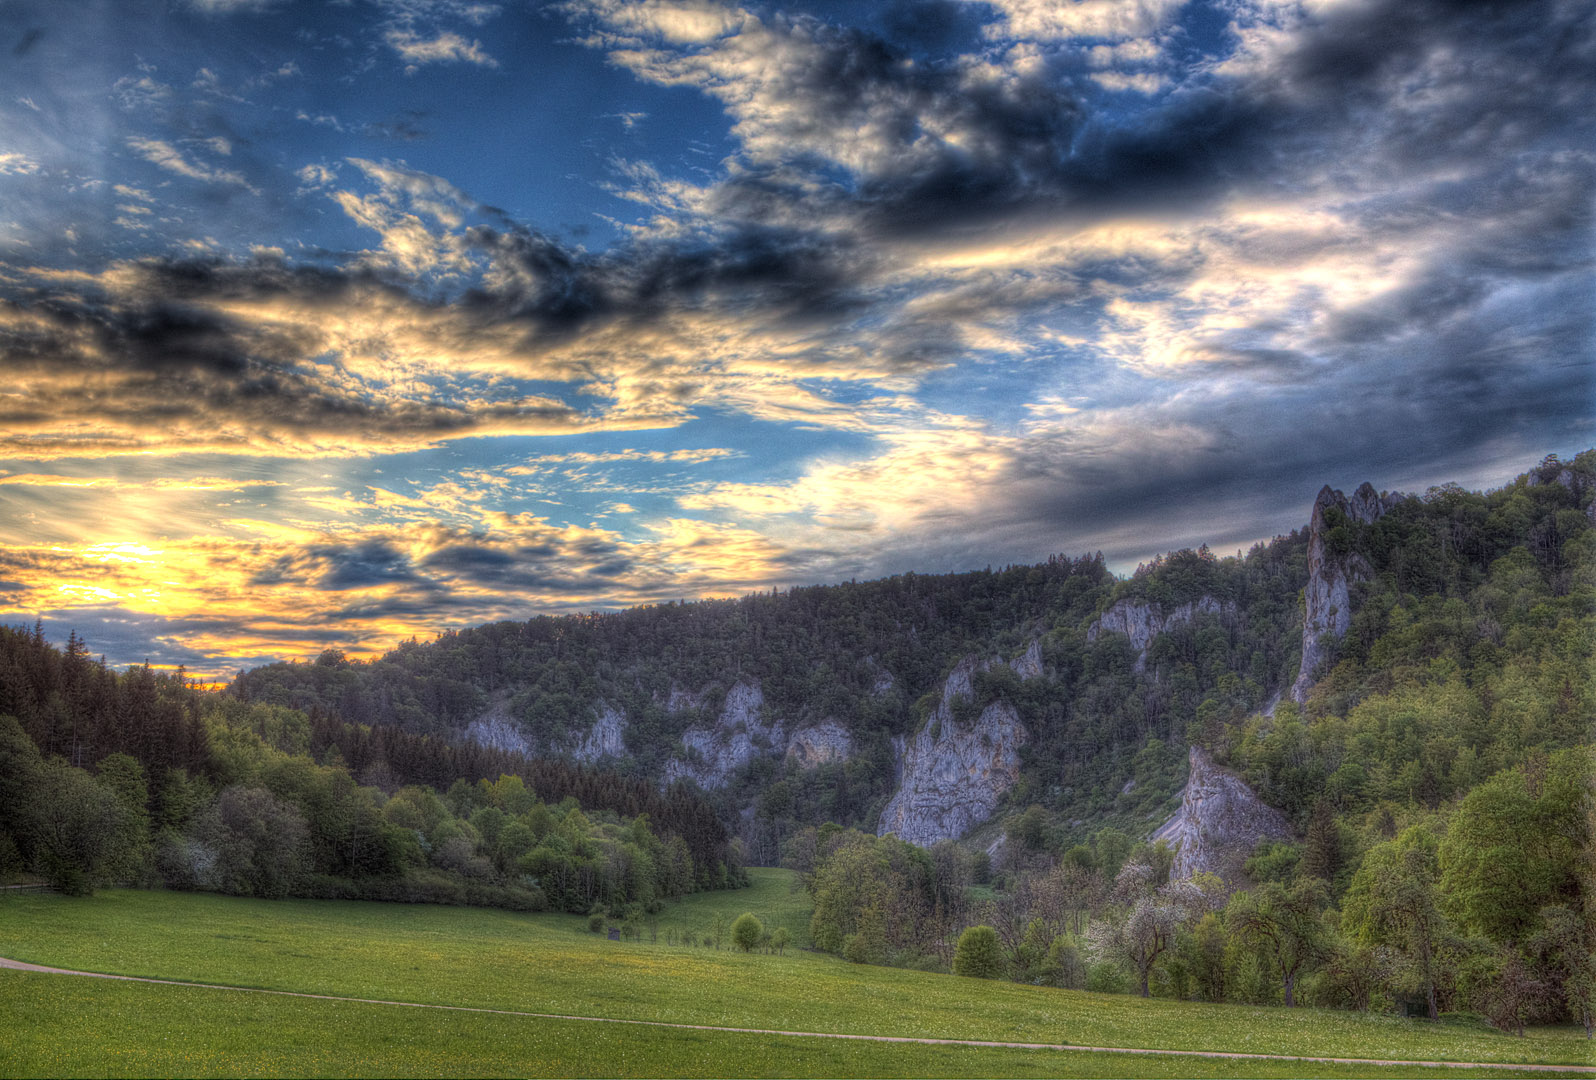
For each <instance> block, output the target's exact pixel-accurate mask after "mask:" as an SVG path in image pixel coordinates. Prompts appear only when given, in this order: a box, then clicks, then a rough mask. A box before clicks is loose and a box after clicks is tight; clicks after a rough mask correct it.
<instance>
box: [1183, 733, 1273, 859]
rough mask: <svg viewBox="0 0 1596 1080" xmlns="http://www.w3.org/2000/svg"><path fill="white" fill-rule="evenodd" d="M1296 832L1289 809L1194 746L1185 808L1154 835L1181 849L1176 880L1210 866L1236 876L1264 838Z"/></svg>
mask: <svg viewBox="0 0 1596 1080" xmlns="http://www.w3.org/2000/svg"><path fill="white" fill-rule="evenodd" d="M1291 835H1292V834H1291V823H1290V822H1289V821H1287V820H1286V816H1285V815H1284V814H1282V813H1281V812H1280V811H1279V810H1276V809H1275V808H1274V807H1272V806H1269V805H1268V804H1266V803H1264V802H1263V801H1262V800H1261V799H1259V798H1258V796H1257V795H1255V794H1254V793H1253V790H1252V789H1251V788H1250V787H1248V786H1247V785H1246V783H1245V782H1244V781H1243V780H1242V779H1241V777H1239V776H1237V775H1235V774H1234V773H1232V772H1230V771H1229V770H1228V769H1225V768H1222V767H1220V766H1219V765H1217V764H1215V763H1214V760H1213V759H1212V758H1211V757H1209V756H1208V755H1207V753H1205V752H1204V751H1202V750H1200V749H1199V748H1197V747H1195V746H1194V747H1192V748H1191V774H1190V775H1189V776H1188V777H1187V780H1186V788H1185V790H1184V791H1183V792H1182V793H1181V800H1180V810H1179V811H1178V812H1177V813H1176V814H1175V816H1174V817H1172V818H1170V819H1169V820H1168V821H1166V822H1164V824H1163V825H1161V826H1159V827H1158V829H1157V830H1156V831H1155V832H1154V833H1153V835H1152V839H1153V840H1154V841H1158V840H1162V841H1164V842H1165V843H1167V844H1168V845H1169V846H1170V847H1172V848H1174V849H1175V864H1174V867H1173V869H1171V871H1170V875H1169V876H1170V878H1171V880H1179V879H1181V878H1188V877H1191V876H1192V875H1193V874H1195V873H1198V872H1199V871H1208V872H1211V873H1215V874H1218V875H1219V876H1220V877H1223V878H1225V879H1227V880H1231V881H1233V880H1235V879H1236V878H1237V877H1239V876H1240V874H1241V866H1242V863H1244V862H1245V861H1246V860H1247V857H1248V856H1249V855H1251V854H1252V851H1253V848H1254V847H1256V846H1257V844H1258V841H1259V840H1262V839H1266V838H1267V839H1271V840H1289V839H1290V838H1291Z"/></svg>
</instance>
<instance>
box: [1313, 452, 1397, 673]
mask: <svg viewBox="0 0 1596 1080" xmlns="http://www.w3.org/2000/svg"><path fill="white" fill-rule="evenodd" d="M1405 497H1406V496H1403V495H1401V494H1399V493H1397V492H1390V493H1388V494H1385V495H1381V494H1379V493H1378V492H1376V491H1375V490H1374V487H1373V486H1372V485H1370V484H1367V483H1365V484H1363V485H1361V486H1360V487H1359V488H1358V490H1357V491H1355V492H1353V493H1352V497H1351V498H1350V499H1349V498H1347V497H1346V496H1345V495H1343V494H1342V493H1341V492H1339V491H1336V490H1334V489H1332V488H1331V487H1330V486H1329V485H1328V484H1327V485H1325V487H1323V488H1321V489H1320V490H1319V497H1318V498H1316V499H1315V500H1314V501H1313V516H1312V517H1311V518H1310V519H1309V521H1308V584H1307V585H1306V586H1305V587H1304V588H1303V591H1302V599H1303V615H1302V665H1301V667H1299V668H1298V670H1297V679H1296V681H1295V682H1294V683H1292V684H1291V698H1292V700H1293V701H1295V702H1297V703H1298V704H1301V703H1302V702H1304V701H1306V700H1307V699H1308V691H1309V690H1311V689H1312V688H1313V677H1314V672H1315V671H1316V670H1317V669H1318V667H1319V665H1320V664H1321V663H1323V662H1324V658H1325V655H1326V653H1327V652H1328V651H1329V649H1328V646H1329V643H1330V641H1331V640H1332V639H1334V638H1339V637H1340V636H1341V635H1342V634H1345V633H1346V632H1347V628H1348V627H1349V626H1351V625H1352V594H1351V589H1352V586H1353V585H1354V584H1355V583H1357V582H1359V581H1366V580H1368V579H1369V578H1370V577H1371V576H1372V575H1373V573H1374V571H1373V568H1372V567H1370V566H1369V563H1368V560H1366V559H1364V558H1363V556H1361V555H1359V554H1357V553H1356V552H1347V553H1344V554H1342V553H1338V552H1335V551H1333V550H1332V549H1331V547H1330V544H1329V543H1328V542H1327V540H1326V534H1327V533H1328V532H1329V527H1328V526H1327V525H1326V524H1325V511H1326V510H1328V509H1330V508H1332V507H1334V508H1336V509H1338V510H1340V511H1341V512H1342V513H1343V514H1345V515H1346V516H1347V518H1348V519H1350V520H1351V521H1354V522H1356V523H1358V524H1362V525H1372V524H1374V523H1375V522H1376V521H1378V520H1380V518H1382V517H1384V516H1385V515H1386V514H1387V513H1388V512H1389V511H1390V510H1391V508H1392V507H1394V506H1396V505H1397V504H1398V503H1400V502H1401V501H1402V500H1403V499H1404V498H1405Z"/></svg>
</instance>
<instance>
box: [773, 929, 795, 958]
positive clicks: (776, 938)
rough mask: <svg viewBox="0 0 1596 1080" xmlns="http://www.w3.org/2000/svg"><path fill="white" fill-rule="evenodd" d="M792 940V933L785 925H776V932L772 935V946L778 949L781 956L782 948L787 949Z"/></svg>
mask: <svg viewBox="0 0 1596 1080" xmlns="http://www.w3.org/2000/svg"><path fill="white" fill-rule="evenodd" d="M791 942H792V935H791V934H790V933H788V932H787V928H786V927H785V926H778V927H776V929H775V932H774V933H772V934H771V935H770V947H771V948H772V949H775V950H776V955H777V956H780V955H781V950H783V949H785V948H786V947H787V946H788V945H789V944H790V943H791Z"/></svg>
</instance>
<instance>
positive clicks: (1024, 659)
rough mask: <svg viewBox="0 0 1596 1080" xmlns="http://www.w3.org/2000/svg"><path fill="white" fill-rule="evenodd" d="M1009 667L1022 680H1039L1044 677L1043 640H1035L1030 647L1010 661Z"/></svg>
mask: <svg viewBox="0 0 1596 1080" xmlns="http://www.w3.org/2000/svg"><path fill="white" fill-rule="evenodd" d="M1009 667H1011V668H1013V669H1014V674H1016V675H1018V676H1019V677H1020V678H1022V679H1039V678H1041V677H1042V639H1041V638H1035V639H1033V640H1032V641H1031V644H1030V647H1029V648H1027V649H1026V650H1025V652H1023V653H1021V654H1020V655H1019V656H1016V657H1015V658H1014V659H1013V660H1010V661H1009Z"/></svg>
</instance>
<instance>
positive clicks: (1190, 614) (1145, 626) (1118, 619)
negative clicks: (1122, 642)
mask: <svg viewBox="0 0 1596 1080" xmlns="http://www.w3.org/2000/svg"><path fill="white" fill-rule="evenodd" d="M1230 610H1231V608H1230V605H1229V604H1223V605H1222V604H1220V603H1219V601H1217V600H1215V599H1214V598H1213V597H1211V596H1200V597H1198V598H1197V599H1196V600H1191V601H1188V602H1187V603H1184V604H1179V605H1177V606H1175V607H1172V608H1169V609H1167V610H1166V609H1165V608H1164V606H1163V605H1162V604H1159V603H1156V602H1154V601H1150V600H1120V601H1117V602H1116V603H1115V604H1114V605H1113V606H1112V607H1110V608H1109V609H1108V610H1107V611H1105V612H1103V614H1102V615H1100V616H1098V617H1097V619H1096V620H1095V621H1093V623H1092V625H1091V626H1088V627H1087V628H1086V640H1087V641H1096V640H1097V639H1098V637H1100V636H1101V635H1103V634H1124V635H1125V636H1127V637H1129V638H1130V642H1131V648H1133V649H1135V650H1136V665H1135V668H1136V670H1137V671H1143V670H1145V669H1146V667H1147V648H1148V646H1149V645H1151V644H1152V643H1153V639H1154V638H1156V637H1157V636H1158V635H1159V634H1162V633H1164V632H1165V631H1167V630H1173V629H1175V628H1176V627H1177V626H1183V625H1185V624H1187V623H1189V622H1191V621H1192V620H1194V619H1196V618H1197V616H1198V615H1220V614H1224V613H1227V612H1229V611H1230Z"/></svg>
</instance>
